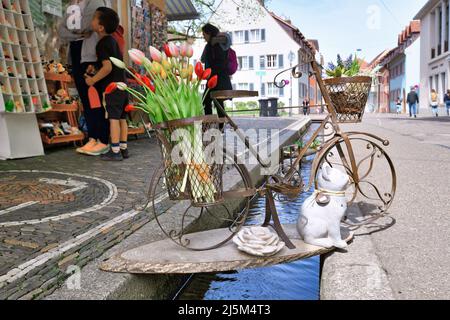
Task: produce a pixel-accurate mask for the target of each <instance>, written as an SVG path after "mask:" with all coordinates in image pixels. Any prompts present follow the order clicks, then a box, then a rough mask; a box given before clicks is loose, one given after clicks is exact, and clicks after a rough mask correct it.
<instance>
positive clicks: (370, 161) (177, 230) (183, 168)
mask: <svg viewBox="0 0 450 320" xmlns="http://www.w3.org/2000/svg"><path fill="white" fill-rule="evenodd" d="M301 61H302V63H300V64H299V65H298V66H296V67H294V68H293V69H287V70H285V71H283V72H282V73H280V74H279V75H278V76H280V75H281V74H283V73H284V72H286V71H291V72H292V75H293V77H294V78H299V77H301V76H302V74H301V72H299V68H300V67H301V66H302V65H305V64H310V66H311V68H312V72H311V74H310V76H314V77H315V78H316V80H317V83H318V85H319V87H320V90H321V92H322V95H323V98H324V100H325V102H326V105H327V109H328V115H327V116H326V118H325V120H323V121H322V123H321V125H320V127H319V128H318V129H317V130H316V131H315V132H314V133H313V134H312V136H311V137H310V139H309V141H308V142H307V143H306V144H305V145H304V148H302V149H301V150H299V151H298V154H297V155H296V157H295V160H294V161H291V162H290V163H289V165H288V168H285V170H281V171H280V173H279V174H275V175H271V176H268V177H267V178H266V184H265V185H264V186H263V187H262V188H255V187H254V185H253V183H252V179H251V177H250V173H249V171H248V169H247V168H246V167H245V166H244V165H242V164H239V163H240V162H239V159H238V156H236V155H235V154H234V153H233V154H231V153H230V152H228V150H226V148H224V152H223V154H224V156H223V157H222V161H218V162H216V163H212V164H207V163H206V162H205V160H204V158H203V155H202V153H203V152H204V151H205V149H207V148H208V144H206V143H205V142H203V141H202V143H201V148H196V149H197V150H195V151H194V154H193V159H191V160H190V161H189V162H187V163H186V162H185V163H181V164H176V163H177V162H176V161H174V159H173V156H174V150H175V148H177V146H178V147H179V143H178V142H179V141H178V140H177V142H176V143H175V142H173V141H172V140H173V139H171V138H172V137H173V134H174V133H175V132H176V130H178V129H180V128H186V129H189V130H193V129H192V128H193V127H194V126H196V125H197V126H198V123H200V125H199V127H198V128H197V129H198V130H199V131H200V133H201V134H207V132H208V131H209V130H210V129H215V130H216V131H219V132H221V133H224V132H229V131H226V129H227V128H228V126H230V127H231V128H232V130H233V131H234V132H235V133H236V134H237V136H238V137H239V138H240V139H241V140H242V141H243V142H244V143H245V146H246V148H247V149H248V150H249V151H250V152H251V153H252V154H253V155H254V156H255V158H256V159H257V160H258V162H259V163H260V165H261V166H262V167H264V168H268V167H269V164H267V163H266V161H265V160H264V159H262V157H261V156H260V154H259V153H258V152H257V151H256V150H255V148H254V147H253V146H252V145H251V143H250V141H249V138H248V137H245V136H244V134H243V133H242V132H241V131H240V130H239V127H238V126H237V125H236V123H235V122H234V121H233V120H232V119H231V118H230V117H229V115H228V114H227V113H226V111H225V110H224V109H223V108H222V106H221V104H220V103H219V101H221V100H231V99H235V98H249V97H257V96H258V92H252V91H216V92H214V93H212V94H211V97H212V98H213V101H214V103H215V105H216V107H217V109H218V110H219V111H220V113H222V114H224V115H225V117H224V118H218V117H217V116H205V117H200V118H195V119H184V120H177V121H171V122H168V123H163V124H160V125H158V126H156V127H155V130H156V134H157V137H158V140H159V142H160V147H161V151H162V155H163V160H164V161H163V165H162V167H161V168H160V170H158V171H157V172H156V173H155V174H154V177H153V179H152V182H151V186H150V190H149V195H148V197H149V201H151V202H152V208H153V214H154V216H155V219H156V221H157V223H158V224H159V226H160V227H161V229H162V231H163V232H164V233H165V235H166V236H167V237H168V238H170V239H171V240H173V241H174V242H175V243H177V244H178V245H180V246H183V247H185V248H188V249H191V250H194V251H203V250H210V249H215V248H218V247H220V246H222V245H224V244H226V243H227V242H228V241H230V240H231V239H232V238H233V237H234V236H235V235H236V234H237V233H238V232H239V231H240V229H241V227H242V226H243V225H244V224H245V222H246V220H247V218H248V215H249V209H250V202H251V200H252V198H253V197H254V196H255V195H257V194H260V195H265V197H266V216H265V221H264V224H263V226H265V227H268V226H271V227H273V229H274V230H275V231H276V232H277V233H278V235H279V236H280V238H281V239H282V240H283V241H284V242H285V243H286V245H287V247H288V248H290V249H293V248H295V246H294V245H293V243H292V242H291V241H290V240H289V238H288V236H287V235H286V233H285V232H284V230H283V227H282V225H281V222H280V219H279V216H278V212H277V209H276V207H275V201H274V197H275V196H276V195H279V194H282V195H287V196H289V197H292V196H296V195H299V194H300V193H301V192H303V191H305V190H310V189H311V187H312V185H313V184H314V186H315V188H316V190H318V192H319V194H320V192H322V193H323V194H325V195H326V190H319V187H318V185H317V179H316V178H317V176H318V173H319V170H320V168H321V167H322V165H323V164H324V163H328V164H330V165H331V166H333V167H341V168H342V170H344V171H345V172H346V173H347V174H348V176H349V177H350V181H351V184H350V185H349V187H348V189H347V192H346V193H347V195H348V203H349V204H352V203H353V202H354V201H355V200H356V198H357V196H358V195H362V196H363V197H364V198H365V199H366V200H370V201H371V202H374V203H375V205H374V206H372V208H371V209H372V213H371V214H370V215H369V216H366V217H365V219H363V220H359V221H356V222H355V221H351V219H352V218H350V219H349V220H346V221H344V222H345V223H346V224H348V225H351V226H356V227H359V226H362V225H366V224H369V223H372V222H374V221H376V220H377V219H379V218H381V217H384V216H386V215H387V214H388V209H389V208H390V206H391V204H392V202H393V200H394V197H395V192H396V183H397V182H396V181H397V178H396V172H395V168H394V165H393V162H392V160H391V159H390V157H389V156H388V154H387V153H386V152H385V151H384V149H383V147H387V146H389V141H387V140H384V139H381V138H379V137H377V136H376V135H373V134H369V133H365V132H344V131H343V130H341V128H340V124H342V123H359V122H361V121H362V118H363V115H364V110H365V106H366V102H367V100H368V95H369V92H370V88H371V84H372V79H371V78H370V77H353V78H342V79H340V78H338V79H328V80H323V79H322V76H321V74H322V72H321V66H320V65H319V64H318V63H317V62H316V61H315V59H314V56H313V55H312V54H309V53H307V52H306V51H301ZM278 76H277V77H276V78H275V81H274V82H275V85H276V86H278V87H282V86H285V85H286V84H287V81H285V80H282V81H281V82H277V80H276V79H277V78H278ZM318 137H322V138H323V139H324V140H326V141H325V142H324V143H323V144H322V146H321V147H320V149H319V150H318V151H317V154H316V155H315V159H314V161H313V164H312V171H311V176H310V179H309V183H308V185H307V186H305V184H304V183H303V180H302V177H301V176H300V177H299V166H300V164H301V161H302V159H303V158H304V157H305V156H306V155H307V154H308V150H309V146H310V145H311V144H312V143H313V142H314V141H315V140H316V139H317V138H318ZM357 144H363V147H364V150H366V151H367V154H364V155H361V152H359V153H356V152H355V147H356V146H357ZM175 154H176V152H175ZM291 160H292V159H291ZM375 168H377V169H376V170H375ZM374 172H377V173H379V172H382V173H383V175H380V174H376V173H374ZM224 175H226V176H227V179H226V180H227V181H228V182H229V183H226V182H224V179H223V176H224ZM205 195H208V196H207V197H206V196H205ZM175 204H177V205H176V206H174V205H175ZM174 208H175V209H174ZM174 210H176V212H175V211H174ZM180 211H181V214H180ZM166 212H169V213H171V214H174V215H177V216H178V217H179V219H176V220H177V222H175V223H174V222H173V221H174V219H166V218H165V216H166V215H162V213H166ZM211 221H214V222H215V223H216V224H217V222H218V224H219V225H222V224H223V225H224V224H226V225H227V227H228V230H229V233H228V234H227V236H226V237H222V238H218V239H217V240H216V241H215V242H214V243H208V244H207V245H205V244H204V243H195V240H193V239H192V238H190V236H189V235H190V234H192V233H194V232H198V231H203V229H205V228H206V226H209V225H211Z"/></svg>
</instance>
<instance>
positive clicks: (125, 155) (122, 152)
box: [120, 149, 130, 159]
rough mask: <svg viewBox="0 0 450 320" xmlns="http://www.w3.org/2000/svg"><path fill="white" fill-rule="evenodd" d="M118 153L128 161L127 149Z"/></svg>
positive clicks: (128, 153)
mask: <svg viewBox="0 0 450 320" xmlns="http://www.w3.org/2000/svg"><path fill="white" fill-rule="evenodd" d="M120 153H121V154H122V157H123V158H124V159H129V158H130V152H129V151H128V149H125V150H120Z"/></svg>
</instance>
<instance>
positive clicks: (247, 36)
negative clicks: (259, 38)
mask: <svg viewBox="0 0 450 320" xmlns="http://www.w3.org/2000/svg"><path fill="white" fill-rule="evenodd" d="M249 41H250V35H249V32H248V30H245V43H249Z"/></svg>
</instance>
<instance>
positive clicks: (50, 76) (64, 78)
mask: <svg viewBox="0 0 450 320" xmlns="http://www.w3.org/2000/svg"><path fill="white" fill-rule="evenodd" d="M44 78H45V80H48V81H60V82H72V76H70V75H68V74H55V73H50V72H44Z"/></svg>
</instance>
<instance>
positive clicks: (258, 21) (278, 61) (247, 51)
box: [194, 0, 318, 113]
mask: <svg viewBox="0 0 450 320" xmlns="http://www.w3.org/2000/svg"><path fill="white" fill-rule="evenodd" d="M210 22H211V23H212V24H214V25H216V26H218V27H219V28H220V30H221V31H222V32H227V33H229V34H230V35H231V37H232V40H233V46H232V48H233V49H234V50H235V51H236V54H237V56H238V60H239V70H238V71H237V73H236V74H235V75H233V76H232V84H233V88H234V89H236V90H251V91H258V92H259V97H260V98H272V97H276V98H279V101H280V102H281V103H282V104H284V105H285V106H290V105H292V106H299V105H301V104H302V101H303V100H304V99H305V98H308V97H310V96H314V97H316V96H318V95H317V94H315V93H314V95H313V94H312V93H311V90H310V87H311V86H310V82H309V77H308V69H306V70H304V71H305V72H304V74H303V76H302V78H300V79H292V77H291V73H290V72H286V73H284V74H283V76H280V78H279V79H278V80H282V79H284V80H289V82H290V83H289V84H288V85H287V86H286V87H284V88H278V87H277V86H275V84H274V79H275V77H276V76H277V74H279V73H280V72H282V71H283V70H286V69H289V68H292V67H294V66H296V65H297V64H298V59H299V57H298V54H299V49H300V48H302V47H305V48H306V49H307V50H310V51H315V48H314V47H313V46H312V44H311V43H309V42H308V41H307V40H306V39H305V38H304V36H303V35H302V34H301V33H300V31H299V30H298V29H297V28H296V27H294V26H293V25H292V24H291V23H290V21H286V20H284V19H282V18H280V17H278V16H277V15H275V14H274V13H271V12H269V11H268V10H267V9H266V8H264V6H263V5H261V3H260V2H259V1H258V0H245V1H243V0H224V1H223V2H222V3H221V5H220V6H219V8H218V9H217V11H216V13H215V14H214V15H213V16H212V17H211V19H210ZM317 45H318V42H317ZM204 46H205V42H204V41H202V40H197V41H196V42H195V44H194V48H195V53H196V55H195V56H194V59H195V60H197V61H198V60H199V59H200V57H201V54H202V51H203V48H204ZM253 100H254V101H256V100H257V98H256V99H253ZM297 112H298V111H296V113H297Z"/></svg>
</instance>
